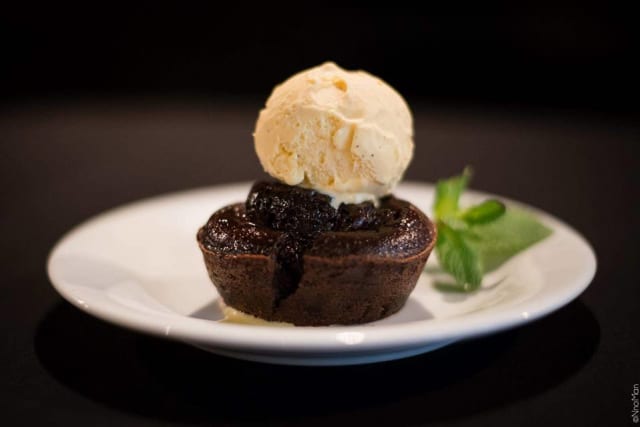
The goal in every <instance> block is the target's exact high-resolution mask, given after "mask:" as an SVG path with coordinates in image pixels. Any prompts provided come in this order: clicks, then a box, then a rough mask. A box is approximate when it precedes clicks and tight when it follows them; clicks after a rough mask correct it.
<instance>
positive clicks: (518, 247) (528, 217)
mask: <svg viewBox="0 0 640 427" xmlns="http://www.w3.org/2000/svg"><path fill="white" fill-rule="evenodd" d="M550 234H551V229H549V228H548V227H546V226H545V225H543V224H541V223H540V222H539V221H538V220H537V219H536V218H535V217H534V216H533V215H532V214H530V213H529V212H527V211H524V210H522V209H518V208H513V207H509V209H507V210H506V212H505V213H504V214H503V215H502V216H501V217H499V218H498V219H496V220H495V221H492V222H488V223H484V224H476V225H474V226H473V227H472V228H471V229H470V230H469V232H468V233H466V242H467V244H468V245H469V246H470V247H471V248H472V249H473V250H474V251H475V252H476V253H477V255H478V257H479V260H480V263H481V265H482V267H483V270H484V271H491V270H494V269H496V268H497V267H499V266H500V265H502V264H503V263H504V262H505V261H507V260H508V259H509V258H511V257H512V256H514V255H516V254H517V253H518V252H520V251H522V250H523V249H526V248H528V247H529V246H531V245H533V244H534V243H537V242H539V241H540V240H542V239H544V238H545V237H547V236H549V235H550Z"/></svg>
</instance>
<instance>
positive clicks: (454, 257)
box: [433, 168, 551, 292]
mask: <svg viewBox="0 0 640 427" xmlns="http://www.w3.org/2000/svg"><path fill="white" fill-rule="evenodd" d="M470 180H471V170H470V169H469V168H466V169H465V170H464V172H463V173H462V174H461V175H459V176H454V177H452V178H448V179H444V180H441V181H439V182H438V183H437V185H436V197H435V202H434V206H433V210H434V214H435V219H436V226H437V228H438V241H437V242H436V254H437V256H438V260H439V261H440V265H441V267H442V269H443V270H444V271H446V272H447V273H449V274H451V275H452V276H453V278H454V279H455V283H444V282H438V283H436V287H437V288H438V289H440V290H443V291H448V292H452V291H453V292H471V291H474V290H476V289H478V288H479V287H480V284H481V283H482V276H483V275H484V273H486V272H488V271H491V270H494V269H495V268H497V267H499V266H500V265H502V264H503V263H504V262H505V261H507V260H508V259H509V258H511V257H512V256H514V255H516V254H517V253H518V252H520V251H522V250H524V249H526V248H528V247H529V246H531V245H533V244H534V243H536V242H538V241H540V240H542V239H544V238H545V237H547V236H549V235H550V234H551V229H549V228H548V227H546V226H544V225H543V224H541V223H540V222H539V221H538V220H537V219H536V218H535V217H534V216H533V215H531V214H530V213H528V212H526V211H524V210H522V209H517V208H513V207H509V208H507V207H506V206H505V205H504V204H503V203H502V202H500V201H498V200H493V199H492V200H486V201H484V202H482V203H479V204H476V205H473V206H470V207H468V208H466V209H461V208H460V205H459V203H460V196H461V195H462V193H463V192H464V190H465V189H466V188H467V185H468V183H469V181H470Z"/></svg>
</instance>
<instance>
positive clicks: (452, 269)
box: [436, 221, 482, 292]
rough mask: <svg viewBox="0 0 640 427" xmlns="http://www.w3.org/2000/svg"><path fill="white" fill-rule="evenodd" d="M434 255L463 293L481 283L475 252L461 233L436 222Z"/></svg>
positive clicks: (441, 222) (477, 258) (478, 261)
mask: <svg viewBox="0 0 640 427" xmlns="http://www.w3.org/2000/svg"><path fill="white" fill-rule="evenodd" d="M436 253H437V254H438V259H439V260H440V265H441V266H442V268H443V269H444V270H445V271H447V272H449V273H450V274H451V275H452V276H453V277H454V278H455V279H456V282H457V283H458V284H459V285H460V286H461V287H462V289H464V291H467V292H468V291H472V290H474V289H477V288H478V286H480V283H481V282H482V266H481V263H480V258H479V257H478V255H477V253H476V251H475V250H474V249H473V248H472V247H471V246H469V244H468V243H467V242H466V239H465V236H464V234H463V232H462V231H460V230H456V229H454V228H452V227H450V226H449V225H448V224H446V223H445V222H443V221H438V241H437V242H436Z"/></svg>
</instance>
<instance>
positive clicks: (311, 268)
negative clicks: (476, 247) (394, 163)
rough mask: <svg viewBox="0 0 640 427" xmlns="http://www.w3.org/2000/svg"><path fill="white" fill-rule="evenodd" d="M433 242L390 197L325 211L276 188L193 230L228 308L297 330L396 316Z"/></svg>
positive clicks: (304, 193) (417, 219)
mask: <svg viewBox="0 0 640 427" xmlns="http://www.w3.org/2000/svg"><path fill="white" fill-rule="evenodd" d="M435 240H436V230H435V227H434V225H433V224H432V223H431V222H430V221H429V219H428V218H427V217H426V215H425V214H424V213H422V212H421V211H420V210H419V209H418V208H416V207H415V206H413V205H412V204H410V203H408V202H406V201H404V200H400V199H397V198H395V197H394V196H386V197H383V198H382V199H380V203H379V206H378V207H375V206H374V205H373V204H372V203H371V202H364V203H360V204H341V205H340V207H339V208H338V209H335V208H333V207H332V206H331V199H330V197H329V196H327V195H324V194H322V193H319V192H317V191H314V190H310V189H305V188H301V187H296V186H289V185H285V184H281V183H278V182H258V183H256V184H255V185H254V186H253V188H252V189H251V191H250V192H249V196H248V197H247V200H246V202H245V203H237V204H234V205H230V206H227V207H224V208H222V209H220V210H218V211H217V212H215V213H214V214H213V215H212V216H211V218H210V219H209V221H208V222H207V224H206V225H205V226H204V227H202V228H201V229H200V230H199V231H198V243H199V245H200V249H201V250H202V253H203V255H204V260H205V264H206V267H207V271H208V272H209V276H210V278H211V280H212V281H213V283H214V285H215V286H216V288H217V289H218V292H219V293H220V295H221V296H222V298H223V300H224V302H225V303H226V304H227V305H228V306H230V307H233V308H235V309H237V310H240V311H242V312H244V313H248V314H251V315H253V316H256V317H259V318H261V319H265V320H269V321H278V322H289V323H293V324H295V325H298V326H321V325H334V324H342V325H348V324H356V323H365V322H372V321H374V320H378V319H381V318H384V317H386V316H389V315H391V314H393V313H395V312H397V311H398V310H400V308H402V306H403V305H404V304H405V302H406V300H407V298H408V297H409V294H410V293H411V291H412V290H413V288H414V287H415V285H416V282H417V281H418V278H419V276H420V273H421V271H422V269H423V268H424V265H425V263H426V261H427V258H428V256H429V254H430V252H431V250H432V249H433V246H434V243H435Z"/></svg>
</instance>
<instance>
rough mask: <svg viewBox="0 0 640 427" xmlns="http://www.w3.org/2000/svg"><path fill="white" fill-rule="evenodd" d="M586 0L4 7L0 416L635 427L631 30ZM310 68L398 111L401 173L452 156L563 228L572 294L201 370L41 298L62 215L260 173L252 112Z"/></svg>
mask: <svg viewBox="0 0 640 427" xmlns="http://www.w3.org/2000/svg"><path fill="white" fill-rule="evenodd" d="M267 6H269V7H271V6H272V5H270V4H269V5H267ZM603 7H604V6H603V5H598V7H592V6H589V5H585V4H582V5H581V8H580V9H579V10H570V9H561V8H559V7H558V6H557V5H556V7H555V8H553V9H551V8H546V9H545V8H542V9H540V8H537V9H535V8H534V9H528V10H525V9H522V8H519V9H511V10H500V11H496V12H499V13H496V14H491V15H490V16H489V15H488V12H491V11H489V10H488V8H489V7H488V6H486V5H483V6H482V8H483V10H482V12H483V13H482V14H476V13H472V12H473V11H470V10H467V9H465V11H466V12H467V13H466V14H465V15H460V14H458V15H455V16H454V15H448V14H428V15H424V14H422V13H420V11H416V10H402V11H398V10H388V9H384V10H374V11H362V10H355V9H344V8H341V9H328V8H325V7H324V5H320V4H315V9H311V10H301V11H300V12H302V13H301V14H300V15H298V16H292V15H290V14H278V13H277V11H274V10H270V12H271V13H267V12H269V10H267V8H266V6H263V9H260V10H255V9H253V8H251V7H249V6H248V5H243V4H239V5H238V7H237V8H236V9H228V8H225V9H222V10H221V9H218V7H217V5H211V6H208V7H203V6H199V5H195V4H186V3H183V4H180V5H177V4H176V5H174V6H172V7H161V6H159V5H157V4H155V3H146V4H145V3H142V4H139V5H138V6H129V7H127V8H118V9H115V8H113V7H110V6H107V4H103V5H95V4H90V5H87V6H84V7H82V6H81V7H74V8H68V7H65V6H62V5H60V4H59V3H55V4H51V5H49V6H41V5H39V6H35V5H29V6H22V8H21V10H18V9H17V8H16V7H15V6H12V7H11V8H6V7H5V9H3V13H2V14H1V15H0V54H1V58H2V66H1V67H0V95H2V97H1V99H0V182H1V183H2V187H1V188H2V197H1V198H0V200H1V205H0V265H2V268H3V270H2V282H1V283H2V284H1V288H0V289H1V294H0V337H2V339H1V340H0V361H2V363H0V379H2V387H0V424H2V425H10V426H13V425H26V426H34V425H35V426H39V425H47V426H55V425H65V426H68V425H80V426H87V425H90V426H100V425H105V426H107V425H108V426H111V425H123V426H124V425H133V426H147V425H149V426H157V425H182V424H186V425H236V424H238V423H241V424H252V425H304V426H314V425H317V426H326V425H349V426H360V425H364V426H376V425H393V426H396V425H398V426H399V425H427V424H429V425H447V426H453V425H459V426H464V425H470V424H471V425H474V426H485V425H486V426H497V425H508V426H516V425H517V426H539V425H550V426H552V425H581V426H588V425H592V426H603V425H607V426H608V425H612V426H617V425H632V423H631V409H632V404H631V400H630V394H631V391H632V386H633V384H635V383H640V375H639V373H640V334H639V332H638V331H639V327H638V325H639V320H638V319H639V318H638V308H639V306H638V301H640V287H639V285H638V283H639V281H638V268H637V265H638V249H637V247H638V244H637V242H638V240H639V239H640V233H639V232H638V229H639V225H640V224H638V220H637V218H638V215H639V214H640V211H639V209H638V207H639V206H640V204H639V203H638V196H639V195H640V193H639V191H638V190H639V187H638V183H639V182H638V173H637V171H638V170H639V167H640V164H639V162H638V160H637V159H638V155H637V154H638V149H637V146H638V143H640V125H639V122H638V118H639V117H638V108H637V105H638V104H637V99H638V90H637V89H638V79H637V74H638V73H637V67H635V64H634V61H633V60H634V59H636V57H637V55H638V43H637V41H638V39H637V27H638V24H637V14H636V13H634V11H632V10H615V9H614V8H612V7H610V8H609V9H603ZM290 10H291V9H288V11H290ZM249 12H252V13H249ZM423 15H424V16H423ZM325 60H334V61H336V62H337V63H338V64H340V65H342V66H344V67H346V68H363V69H366V70H368V71H371V72H372V73H374V74H377V75H379V76H380V77H382V78H383V79H385V80H387V81H388V82H389V83H391V84H392V85H393V86H395V87H396V88H397V89H398V90H399V91H400V92H401V93H402V94H403V95H404V96H405V97H406V98H407V100H408V101H409V103H410V105H411V107H412V109H413V111H414V116H415V128H416V152H415V158H414V160H413V162H412V164H411V165H410V167H409V170H408V171H407V174H406V176H407V178H409V179H412V180H421V181H434V180H436V179H437V178H439V177H443V176H447V175H450V174H454V173H457V172H459V171H460V170H462V168H463V167H464V166H465V165H466V164H471V165H473V166H474V167H475V170H476V175H475V177H474V180H473V183H472V186H473V187H474V188H477V189H480V190H484V191H488V192H492V193H496V194H501V195H504V196H508V197H512V198H514V199H518V200H521V201H523V202H525V203H529V204H531V205H534V206H536V207H539V208H541V209H543V210H545V211H548V212H550V213H552V214H554V215H556V216H558V217H559V218H561V219H563V220H565V221H566V222H567V223H569V224H571V225H572V226H573V227H575V228H576V229H577V230H578V231H579V232H580V233H582V234H583V235H584V236H585V237H586V239H587V240H588V241H589V242H590V243H591V244H592V245H593V247H594V249H595V252H596V254H597V257H598V272H597V274H596V277H595V279H594V281H593V282H592V284H591V285H590V286H589V288H588V289H587V290H586V291H585V292H584V293H583V294H582V295H581V296H580V297H579V298H578V299H577V300H575V301H574V302H572V303H571V304H569V305H568V306H566V307H564V308H562V309H560V310H558V311H557V312H555V313H553V314H551V315H550V316H548V317H546V318H544V319H542V320H540V321H537V322H533V323H531V324H528V325H525V326H522V327H519V328H517V329H514V330H512V331H506V332H503V333H499V334H495V335H492V336H490V337H484V338H478V339H475V340H470V341H467V342H463V343H459V344H455V345H452V346H449V347H447V348H445V349H442V350H440V351H437V352H434V353H430V354H426V355H422V356H418V357H414V358H409V359H406V360H401V361H396V362H389V363H383V364H374V365H365V366H359V367H343V368H296V367H276V366H271V365H263V364H255V363H249V362H242V361H236V360H231V359H226V358H223V357H217V356H214V355H210V354H207V353H205V352H202V351H200V350H197V349H194V348H191V347H189V346H186V345H182V344H178V343H169V342H165V341H162V340H159V339H156V338H152V337H148V336H144V335H141V334H137V333H135V332H131V331H126V330H124V329H121V328H118V327H116V326H113V325H110V324H108V323H105V322H102V321H100V320H97V319H95V318H92V317H90V316H88V315H86V314H84V313H82V312H81V311H80V310H77V309H75V308H73V307H71V306H70V305H69V304H68V303H66V302H64V301H63V300H62V298H61V297H60V296H59V295H57V294H56V292H55V291H54V290H53V289H52V287H51V285H50V283H49V281H48V278H47V276H46V272H45V262H46V257H47V254H48V253H49V251H50V249H51V247H52V246H53V245H54V243H55V242H56V241H57V240H58V239H59V238H60V237H61V236H62V234H63V233H65V232H66V231H68V230H69V229H70V228H71V227H73V226H74V225H76V224H78V223H79V222H81V221H83V220H86V219H87V218H89V217H91V216H93V215H96V214H98V213H100V212H103V211H104V210H107V209H110V208H112V207H114V206H118V205H120V204H123V203H126V202H130V201H133V200H138V199H140V198H143V197H148V196H152V195H156V194H161V193H166V192H170V191H180V190H184V189H187V188H192V187H196V186H204V185H211V184H218V183H224V182H231V181H239V180H251V179H255V178H256V177H258V176H260V173H261V170H260V166H259V163H258V161H257V159H256V157H255V155H254V152H253V146H252V143H251V131H252V130H253V126H254V123H255V119H256V115H257V111H258V109H259V108H260V107H261V105H262V104H263V102H264V99H265V98H266V97H267V96H268V94H269V92H270V90H271V88H272V87H273V85H274V84H276V83H278V82H280V81H282V80H283V79H284V78H286V77H287V76H289V75H290V74H291V73H294V72H296V71H299V70H300V69H303V68H305V67H310V66H314V65H317V64H319V63H321V62H323V61H325Z"/></svg>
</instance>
